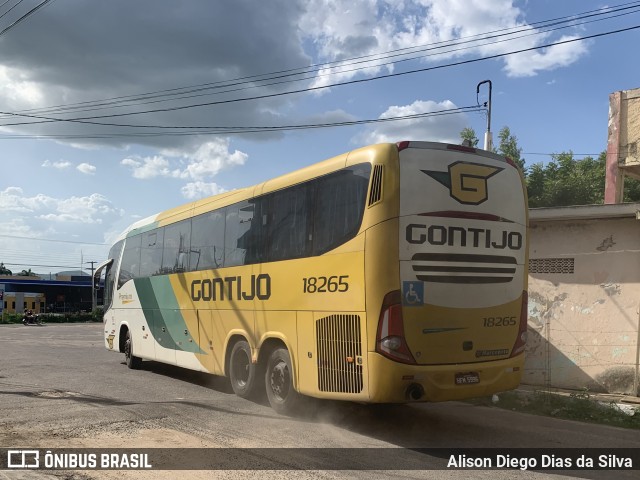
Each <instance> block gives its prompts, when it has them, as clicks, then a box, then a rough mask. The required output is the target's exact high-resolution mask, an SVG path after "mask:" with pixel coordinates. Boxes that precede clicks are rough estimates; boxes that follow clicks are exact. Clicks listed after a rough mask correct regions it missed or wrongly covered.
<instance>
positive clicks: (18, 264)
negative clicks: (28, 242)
mask: <svg viewBox="0 0 640 480" xmlns="http://www.w3.org/2000/svg"><path fill="white" fill-rule="evenodd" d="M86 263H90V262H86ZM2 264H3V265H5V266H7V265H9V266H16V267H38V268H40V267H49V268H78V269H81V268H80V267H79V266H78V265H36V264H33V263H5V262H2Z"/></svg>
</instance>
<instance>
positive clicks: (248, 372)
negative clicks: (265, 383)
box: [229, 340, 262, 398]
mask: <svg viewBox="0 0 640 480" xmlns="http://www.w3.org/2000/svg"><path fill="white" fill-rule="evenodd" d="M229 378H230V380H231V388H233V391H234V392H235V394H236V395H238V396H239V397H242V398H252V397H254V396H256V394H257V393H258V392H259V391H260V390H262V375H261V374H260V372H259V369H258V366H257V365H256V364H254V363H252V361H251V347H250V346H249V343H248V342H246V341H245V340H240V341H239V342H236V344H235V345H234V346H233V349H232V350H231V359H230V363H229Z"/></svg>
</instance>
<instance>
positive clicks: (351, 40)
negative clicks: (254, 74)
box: [300, 0, 586, 86]
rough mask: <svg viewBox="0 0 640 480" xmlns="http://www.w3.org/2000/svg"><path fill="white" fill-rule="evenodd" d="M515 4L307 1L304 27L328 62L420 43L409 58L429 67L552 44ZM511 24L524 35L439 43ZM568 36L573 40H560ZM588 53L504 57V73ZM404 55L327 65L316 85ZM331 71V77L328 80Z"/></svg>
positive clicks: (531, 70)
mask: <svg viewBox="0 0 640 480" xmlns="http://www.w3.org/2000/svg"><path fill="white" fill-rule="evenodd" d="M514 3H515V2H513V1H512V0H362V1H360V2H353V1H352V0H309V1H308V2H307V8H306V11H305V14H304V15H303V16H302V17H301V20H300V27H301V31H302V32H304V35H305V36H306V37H307V38H308V39H309V40H311V41H312V42H313V45H314V47H315V48H316V49H317V50H318V54H319V56H320V57H321V58H322V59H323V60H324V61H327V62H336V61H337V62H339V61H340V60H341V59H344V58H354V57H365V56H366V55H370V54H374V53H379V52H387V51H399V50H401V49H404V51H407V49H411V50H408V51H416V52H417V47H420V46H427V47H429V48H428V49H427V50H425V51H423V52H420V53H415V54H413V55H412V56H419V55H423V56H424V57H423V61H425V62H442V61H445V60H447V59H451V58H454V57H462V56H468V55H473V56H474V57H479V56H488V55H495V54H500V53H506V52H509V51H513V50H519V49H526V48H531V47H536V46H538V45H542V44H543V43H545V42H549V41H552V40H554V38H553V37H552V36H551V34H550V33H547V34H540V32H539V30H536V29H535V28H533V27H531V26H529V25H528V24H527V23H526V22H525V21H524V12H523V11H522V10H520V9H519V8H518V7H516V6H515V5H514ZM513 27H519V28H518V30H520V32H519V33H517V34H515V35H514V36H513V37H506V36H505V37H502V38H498V39H496V38H493V39H487V40H484V41H481V42H478V43H468V44H462V45H459V46H458V47H451V46H449V47H447V48H439V47H438V46H437V42H445V41H449V40H455V39H460V38H469V37H473V36H476V35H479V34H483V33H486V32H491V31H497V30H502V31H504V29H508V28H513ZM516 37H518V38H516ZM565 39H568V37H563V38H561V39H560V40H565ZM501 40H505V41H501ZM507 40H508V41H507ZM434 47H435V48H434ZM414 49H416V50H414ZM585 52H586V46H585V44H580V43H579V42H578V43H571V44H566V45H563V46H561V47H560V46H558V47H553V48H550V49H549V50H548V51H546V52H538V51H532V52H525V53H522V54H518V55H511V56H506V57H504V59H503V62H504V65H505V71H506V72H507V75H509V76H513V77H518V76H530V75H535V74H536V73H538V72H540V71H544V70H551V69H554V68H558V67H560V66H567V65H570V64H571V63H573V62H575V61H577V60H578V59H580V58H581V57H582V56H583V55H584V53H585ZM401 58H402V57H401V56H399V55H397V54H396V56H394V57H389V58H383V59H380V58H375V59H374V58H372V59H370V60H369V61H367V62H366V63H364V60H365V59H366V57H365V58H363V59H361V60H360V61H359V63H358V64H357V65H352V66H346V65H341V64H336V65H333V66H330V67H326V68H323V69H322V70H321V71H320V72H318V75H317V77H316V80H315V85H316V86H321V85H326V84H329V83H333V82H335V81H340V80H346V79H350V78H353V77H354V76H356V75H365V76H367V75H373V74H379V73H382V71H386V72H391V71H393V69H394V66H393V65H385V63H389V62H390V61H393V60H399V59H401ZM366 66H369V67H370V68H369V69H367V70H365V71H359V72H357V71H355V69H354V67H366ZM350 70H351V71H350ZM329 73H333V74H334V75H333V76H326V74H329Z"/></svg>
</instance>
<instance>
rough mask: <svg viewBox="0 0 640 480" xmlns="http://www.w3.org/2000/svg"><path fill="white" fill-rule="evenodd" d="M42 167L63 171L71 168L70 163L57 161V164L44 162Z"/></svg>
mask: <svg viewBox="0 0 640 480" xmlns="http://www.w3.org/2000/svg"><path fill="white" fill-rule="evenodd" d="M42 166H43V167H52V168H57V169H58V170H63V169H65V168H69V167H70V166H71V162H67V161H66V160H59V161H57V162H52V161H50V160H45V161H44V163H43V164H42Z"/></svg>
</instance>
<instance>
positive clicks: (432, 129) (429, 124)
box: [354, 100, 467, 144]
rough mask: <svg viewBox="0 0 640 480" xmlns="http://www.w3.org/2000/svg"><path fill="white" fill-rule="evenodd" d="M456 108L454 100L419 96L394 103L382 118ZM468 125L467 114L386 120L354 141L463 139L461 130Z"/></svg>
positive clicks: (368, 142)
mask: <svg viewBox="0 0 640 480" xmlns="http://www.w3.org/2000/svg"><path fill="white" fill-rule="evenodd" d="M453 108H456V105H455V104H454V103H453V102H451V101H450V100H444V101H442V102H439V103H438V102H434V101H432V100H416V101H415V102H413V103H412V104H410V105H403V106H391V107H389V108H387V110H385V111H384V112H383V113H382V114H381V115H380V116H379V117H378V118H381V119H383V118H392V117H400V116H406V115H416V114H420V113H430V112H437V111H442V110H449V109H453ZM466 125H467V121H466V117H465V116H464V115H463V114H456V115H440V116H434V117H426V118H416V119H409V120H402V121H394V122H386V123H385V122H383V123H377V124H374V125H372V126H368V127H367V129H366V130H365V131H364V133H361V134H360V135H358V136H356V137H355V138H354V142H355V143H363V144H371V143H383V142H399V141H402V140H418V141H419V140H422V141H434V142H436V141H437V142H445V143H460V131H461V130H462V129H463V128H464V127H465V126H466Z"/></svg>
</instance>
